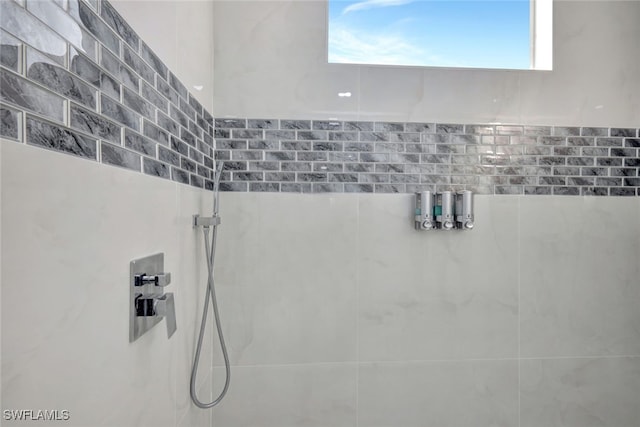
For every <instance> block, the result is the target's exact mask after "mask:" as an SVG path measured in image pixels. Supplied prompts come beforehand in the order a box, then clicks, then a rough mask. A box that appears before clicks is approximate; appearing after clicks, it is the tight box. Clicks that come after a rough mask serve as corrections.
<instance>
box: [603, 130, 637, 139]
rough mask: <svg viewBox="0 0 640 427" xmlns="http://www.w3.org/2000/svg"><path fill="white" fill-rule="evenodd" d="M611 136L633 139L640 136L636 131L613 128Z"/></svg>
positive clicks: (610, 132)
mask: <svg viewBox="0 0 640 427" xmlns="http://www.w3.org/2000/svg"><path fill="white" fill-rule="evenodd" d="M609 136H612V137H627V138H633V137H636V136H638V132H637V130H636V129H629V128H611V129H610V131H609Z"/></svg>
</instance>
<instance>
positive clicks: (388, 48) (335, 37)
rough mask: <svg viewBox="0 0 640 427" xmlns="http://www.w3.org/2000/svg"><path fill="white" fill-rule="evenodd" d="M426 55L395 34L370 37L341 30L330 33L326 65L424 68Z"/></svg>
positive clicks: (422, 50)
mask: <svg viewBox="0 0 640 427" xmlns="http://www.w3.org/2000/svg"><path fill="white" fill-rule="evenodd" d="M426 54H427V52H426V51H425V50H424V49H423V48H421V47H419V46H416V45H413V44H412V43H411V42H409V41H408V40H406V39H404V38H402V37H401V36H397V35H380V34H369V33H365V32H362V31H360V32H356V31H353V30H349V29H347V28H344V27H334V28H331V31H330V32H329V62H338V63H347V64H394V65H424V58H425V56H426Z"/></svg>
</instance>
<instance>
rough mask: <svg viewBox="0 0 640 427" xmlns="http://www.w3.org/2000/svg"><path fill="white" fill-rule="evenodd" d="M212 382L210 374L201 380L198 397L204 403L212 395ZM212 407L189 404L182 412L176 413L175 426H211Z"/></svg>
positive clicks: (208, 400) (211, 398) (209, 399)
mask: <svg viewBox="0 0 640 427" xmlns="http://www.w3.org/2000/svg"><path fill="white" fill-rule="evenodd" d="M203 376H204V375H203ZM211 390H212V382H211V376H210V375H209V376H207V377H206V378H204V380H203V381H202V385H201V386H200V388H199V390H198V398H199V399H200V401H202V402H204V403H208V402H211V401H212V400H213V397H212V393H211ZM213 411H214V410H213V409H210V408H207V409H203V408H198V407H197V406H195V405H193V404H192V405H190V406H189V408H188V409H187V410H186V411H185V412H184V413H183V414H182V416H180V415H178V422H177V424H176V426H177V427H210V426H212V424H211V422H212V417H213Z"/></svg>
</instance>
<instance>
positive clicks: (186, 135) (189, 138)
mask: <svg viewBox="0 0 640 427" xmlns="http://www.w3.org/2000/svg"><path fill="white" fill-rule="evenodd" d="M180 138H181V139H182V140H183V141H184V142H186V143H187V144H189V145H190V146H192V147H195V146H196V145H197V144H196V137H195V136H194V135H193V134H192V133H191V132H189V131H188V130H186V129H185V128H183V127H181V128H180Z"/></svg>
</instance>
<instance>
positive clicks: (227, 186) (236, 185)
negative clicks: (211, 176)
mask: <svg viewBox="0 0 640 427" xmlns="http://www.w3.org/2000/svg"><path fill="white" fill-rule="evenodd" d="M248 188H249V185H248V183H246V182H221V183H220V191H248ZM283 191H284V190H283Z"/></svg>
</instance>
